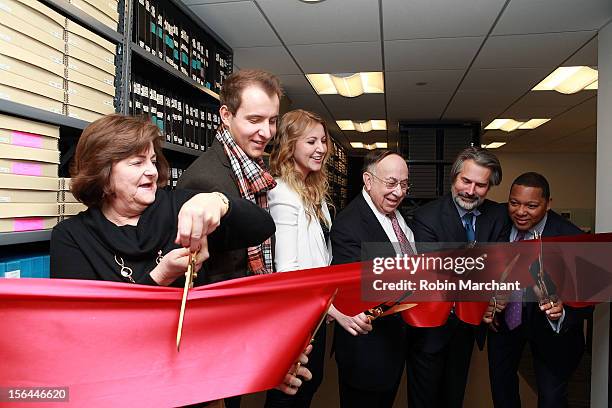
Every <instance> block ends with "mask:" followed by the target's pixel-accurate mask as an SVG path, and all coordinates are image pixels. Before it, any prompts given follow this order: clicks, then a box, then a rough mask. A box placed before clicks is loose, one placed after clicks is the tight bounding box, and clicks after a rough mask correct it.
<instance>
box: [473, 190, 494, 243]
mask: <svg viewBox="0 0 612 408" xmlns="http://www.w3.org/2000/svg"><path fill="white" fill-rule="evenodd" d="M488 203H489V202H488V201H486V200H485V201H484V202H483V203H482V205H481V206H480V207H478V211H480V215H479V216H478V217H476V241H477V242H488V241H489V239H490V237H489V232H490V231H491V221H492V220H491V217H489V216H488V213H487V210H488V209H489V204H488Z"/></svg>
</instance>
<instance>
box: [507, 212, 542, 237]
mask: <svg viewBox="0 0 612 408" xmlns="http://www.w3.org/2000/svg"><path fill="white" fill-rule="evenodd" d="M547 219H548V211H547V212H546V214H545V215H544V218H542V219H541V220H540V222H538V223H537V224H536V225H534V226H533V227H532V228H530V229H529V231H527V233H526V234H525V238H524V239H533V238H534V232H535V231H537V232H538V233H539V234H540V236H542V233H543V232H544V227H545V226H546V220H547ZM518 233H519V231H518V230H517V229H516V227H515V226H514V224H512V231H510V241H514V240H515V239H516V236H517V235H518Z"/></svg>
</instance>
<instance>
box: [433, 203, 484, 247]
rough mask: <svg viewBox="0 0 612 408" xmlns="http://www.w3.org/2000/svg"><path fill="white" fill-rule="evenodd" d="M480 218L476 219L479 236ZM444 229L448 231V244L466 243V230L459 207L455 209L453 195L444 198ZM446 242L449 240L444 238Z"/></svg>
mask: <svg viewBox="0 0 612 408" xmlns="http://www.w3.org/2000/svg"><path fill="white" fill-rule="evenodd" d="M478 218H480V217H476V223H477V228H476V234H478ZM441 221H442V223H441V224H442V228H444V229H445V230H446V237H448V242H466V241H467V238H466V236H465V228H464V227H463V223H462V222H461V218H460V217H459V212H457V207H455V203H454V202H453V196H452V195H451V194H447V195H446V196H445V198H444V207H443V210H442V220H441ZM444 239H445V240H446V239H447V238H444Z"/></svg>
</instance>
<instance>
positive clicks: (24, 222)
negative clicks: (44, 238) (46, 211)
mask: <svg viewBox="0 0 612 408" xmlns="http://www.w3.org/2000/svg"><path fill="white" fill-rule="evenodd" d="M41 229H45V223H44V221H43V219H42V218H16V219H15V221H14V222H13V231H15V232H22V231H34V230H41Z"/></svg>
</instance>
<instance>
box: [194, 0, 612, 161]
mask: <svg viewBox="0 0 612 408" xmlns="http://www.w3.org/2000/svg"><path fill="white" fill-rule="evenodd" d="M184 2H185V4H187V5H188V7H189V8H190V9H191V10H192V11H193V12H194V13H195V14H196V15H198V16H199V17H200V18H201V19H202V20H203V21H204V22H205V23H206V24H207V25H208V26H209V27H210V28H211V29H212V30H213V31H215V32H216V33H218V34H219V35H220V36H221V38H223V39H224V40H225V41H226V42H227V43H228V44H229V45H230V46H231V47H232V48H233V50H234V65H235V67H236V68H261V69H266V70H269V71H271V72H274V73H276V74H277V75H278V76H279V77H280V79H281V81H282V83H283V86H284V88H285V91H286V94H287V97H288V98H289V99H290V100H291V102H292V108H303V109H308V110H312V111H315V112H318V113H320V114H322V115H323V117H324V118H325V119H326V120H327V121H328V122H329V125H330V128H331V129H332V132H333V134H334V135H335V137H336V139H338V140H339V141H340V142H341V143H343V144H344V145H345V146H347V147H349V148H350V146H349V144H348V142H349V141H361V142H364V143H372V142H376V141H388V142H389V143H390V146H391V147H392V146H394V143H396V142H397V136H398V130H397V129H398V121H400V120H413V121H428V122H429V121H440V120H444V121H446V120H447V121H462V120H465V121H468V120H469V121H480V122H482V125H483V127H484V126H486V125H487V124H488V123H489V122H490V121H491V120H492V119H494V118H496V117H504V118H505V117H509V118H514V119H522V118H541V117H550V118H553V119H552V120H551V121H550V122H548V123H546V124H544V125H542V126H540V127H539V128H537V129H534V130H523V131H514V132H511V133H506V132H503V131H486V132H485V133H484V134H483V142H484V143H488V142H492V141H505V142H507V144H506V145H505V146H503V147H501V148H500V149H499V151H500V152H526V151H530V152H585V153H587V152H595V149H596V113H597V108H596V102H597V92H596V91H582V92H579V93H577V94H574V95H563V94H560V93H557V92H554V91H539V92H533V91H530V89H531V88H532V87H533V86H534V85H536V84H537V83H538V82H540V81H541V80H542V79H544V78H545V77H546V76H547V75H548V74H549V73H551V72H552V71H553V70H554V69H555V68H557V67H559V66H561V65H565V66H567V65H589V66H596V65H597V32H598V30H599V29H601V28H602V27H603V26H605V25H606V24H608V23H610V21H611V20H612V1H610V0H580V1H577V0H325V1H323V2H320V3H305V2H302V1H299V0H184ZM359 71H383V72H384V76H385V93H384V94H375V95H362V96H359V97H356V98H344V97H341V96H329V95H322V96H319V95H317V94H316V93H315V92H314V90H313V89H312V87H311V86H310V84H309V83H308V81H307V80H306V78H305V77H304V74H307V73H345V72H359ZM423 83H425V84H423ZM343 119H352V120H367V119H386V120H387V127H388V130H387V131H386V132H384V131H378V132H375V131H374V132H369V133H359V132H352V131H341V130H340V129H339V128H338V126H337V125H336V123H335V121H336V120H343ZM354 152H355V153H356V151H354Z"/></svg>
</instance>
